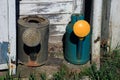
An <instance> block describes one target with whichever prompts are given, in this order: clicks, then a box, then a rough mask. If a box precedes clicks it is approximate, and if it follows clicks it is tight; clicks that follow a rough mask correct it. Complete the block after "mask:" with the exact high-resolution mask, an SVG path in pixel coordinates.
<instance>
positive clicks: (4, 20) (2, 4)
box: [0, 0, 8, 42]
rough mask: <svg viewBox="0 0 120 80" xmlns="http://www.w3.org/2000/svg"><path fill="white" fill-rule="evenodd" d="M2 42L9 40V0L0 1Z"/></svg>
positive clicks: (0, 40)
mask: <svg viewBox="0 0 120 80" xmlns="http://www.w3.org/2000/svg"><path fill="white" fill-rule="evenodd" d="M0 19H1V20H0V42H2V41H5V42H8V8H7V0H1V1H0Z"/></svg>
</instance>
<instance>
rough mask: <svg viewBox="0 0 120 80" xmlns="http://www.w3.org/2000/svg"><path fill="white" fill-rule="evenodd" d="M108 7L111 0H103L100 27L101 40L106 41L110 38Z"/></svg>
mask: <svg viewBox="0 0 120 80" xmlns="http://www.w3.org/2000/svg"><path fill="white" fill-rule="evenodd" d="M110 8H111V0H103V11H102V27H101V40H102V41H103V40H106V41H108V40H109V39H110V32H109V30H110V27H109V20H110Z"/></svg>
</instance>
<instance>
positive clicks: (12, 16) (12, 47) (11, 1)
mask: <svg viewBox="0 0 120 80" xmlns="http://www.w3.org/2000/svg"><path fill="white" fill-rule="evenodd" d="M15 1H16V0H8V8H9V9H8V10H9V19H8V20H9V43H10V44H9V71H10V75H11V74H15V73H16V7H15V5H16V2H15Z"/></svg>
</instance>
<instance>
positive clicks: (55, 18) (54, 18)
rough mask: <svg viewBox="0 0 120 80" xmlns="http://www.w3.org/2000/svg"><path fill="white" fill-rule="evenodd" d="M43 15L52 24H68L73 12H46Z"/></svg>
mask: <svg viewBox="0 0 120 80" xmlns="http://www.w3.org/2000/svg"><path fill="white" fill-rule="evenodd" d="M39 16H40V15H39ZM41 16H43V17H45V18H47V19H48V20H49V21H50V24H52V25H54V24H67V23H68V22H69V21H70V17H71V14H45V15H41ZM21 17H24V16H21Z"/></svg>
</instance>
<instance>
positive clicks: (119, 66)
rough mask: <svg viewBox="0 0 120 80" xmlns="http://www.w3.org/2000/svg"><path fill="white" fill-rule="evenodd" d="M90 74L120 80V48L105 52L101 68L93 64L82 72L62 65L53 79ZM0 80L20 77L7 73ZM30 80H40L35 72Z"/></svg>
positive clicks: (101, 79) (95, 79)
mask: <svg viewBox="0 0 120 80" xmlns="http://www.w3.org/2000/svg"><path fill="white" fill-rule="evenodd" d="M84 76H88V77H89V78H90V79H91V80H120V50H119V49H115V50H113V52H112V53H110V54H108V53H107V54H105V55H104V56H103V57H102V59H101V67H100V70H97V68H96V65H95V64H92V65H91V66H90V67H89V68H84V69H83V70H82V71H81V72H80V73H76V72H70V71H69V69H68V68H67V67H66V65H61V67H60V69H59V71H58V72H56V73H54V74H53V78H52V79H51V80H82V78H83V77H84ZM39 77H40V79H41V80H47V76H46V73H41V74H40V76H39ZM0 80H20V77H19V76H18V77H17V78H14V77H12V76H9V74H8V73H7V74H6V75H5V76H1V77H0ZM29 80H38V79H37V77H36V76H35V74H30V76H29Z"/></svg>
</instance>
